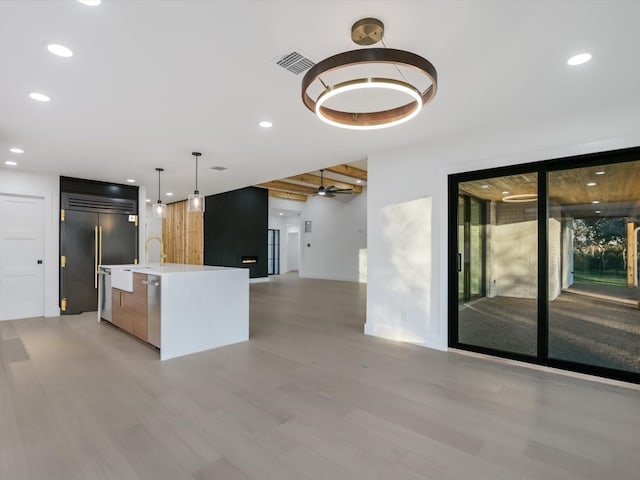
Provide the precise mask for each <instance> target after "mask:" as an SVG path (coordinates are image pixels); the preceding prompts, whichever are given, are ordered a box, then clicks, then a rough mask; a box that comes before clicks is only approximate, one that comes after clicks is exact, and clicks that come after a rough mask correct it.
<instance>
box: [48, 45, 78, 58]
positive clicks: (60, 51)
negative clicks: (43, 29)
mask: <svg viewBox="0 0 640 480" xmlns="http://www.w3.org/2000/svg"><path fill="white" fill-rule="evenodd" d="M47 50H49V51H50V52H51V53H53V54H54V55H57V56H59V57H65V58H69V57H73V52H72V51H71V49H70V48H67V47H65V46H64V45H60V44H58V43H49V44H48V45H47Z"/></svg>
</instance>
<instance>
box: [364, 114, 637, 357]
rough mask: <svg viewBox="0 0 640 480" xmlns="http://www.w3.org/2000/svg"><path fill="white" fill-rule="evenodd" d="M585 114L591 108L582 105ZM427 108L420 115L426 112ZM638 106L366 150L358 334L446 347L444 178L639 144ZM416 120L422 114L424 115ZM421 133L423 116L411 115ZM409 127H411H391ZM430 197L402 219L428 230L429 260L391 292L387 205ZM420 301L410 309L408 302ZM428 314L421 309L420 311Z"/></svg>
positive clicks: (394, 266)
mask: <svg viewBox="0 0 640 480" xmlns="http://www.w3.org/2000/svg"><path fill="white" fill-rule="evenodd" d="M590 108H591V107H590ZM427 110H428V109H427ZM639 112H640V105H637V106H635V107H634V105H633V103H632V102H630V103H629V106H628V107H624V108H621V109H618V110H609V111H601V112H598V113H596V114H584V112H575V114H574V115H567V116H565V117H563V118H547V117H544V118H539V119H538V121H537V122H536V121H530V120H528V119H523V124H521V125H520V126H514V125H503V126H494V127H493V128H491V129H485V130H481V131H480V130H479V131H476V132H472V133H460V134H456V135H451V136H449V137H443V138H439V139H436V140H432V141H429V142H425V143H424V144H422V145H418V146H409V147H405V148H395V149H393V150H392V151H386V152H370V153H369V156H368V164H367V165H368V172H369V175H368V177H369V178H368V193H367V197H368V198H367V201H368V204H367V225H368V238H367V247H368V257H369V262H368V269H369V275H368V289H367V321H366V324H365V333H367V334H370V335H378V336H381V337H385V338H394V339H398V340H404V341H408V342H413V343H416V344H420V345H424V346H428V347H433V348H439V349H446V347H447V261H446V260H447V240H448V234H447V232H448V225H447V212H448V206H447V176H448V175H449V174H452V173H459V172H465V171H472V170H479V169H484V168H492V167H497V166H502V165H512V164H520V163H526V162H534V161H539V160H545V159H552V158H560V157H565V156H571V155H578V154H582V153H591V152H600V151H607V150H614V149H619V148H625V147H632V146H638V145H640V127H638V125H640V113H639ZM422 115H428V111H427V112H425V113H423V114H422ZM417 121H418V122H421V126H420V128H425V129H426V130H428V126H429V122H430V121H437V120H436V119H433V120H430V119H429V118H425V117H419V118H418V120H417ZM394 128H411V125H408V126H406V127H405V126H402V127H394ZM426 198H428V199H430V202H431V203H430V205H431V215H427V214H426V213H427V212H425V214H421V215H416V216H415V217H414V218H412V219H410V220H409V221H410V222H411V223H413V225H414V227H415V229H416V230H418V231H420V230H421V229H424V230H425V231H428V234H429V241H424V242H423V243H424V245H423V247H422V248H426V245H430V248H431V251H432V252H433V255H432V257H431V259H432V261H431V262H430V263H423V264H422V265H421V267H420V271H417V272H414V274H415V275H419V279H418V280H417V281H416V282H415V283H414V284H413V285H412V287H413V288H400V289H399V288H397V285H395V284H394V282H393V280H394V278H401V277H402V272H401V271H400V269H401V268H402V265H401V264H398V263H396V262H395V261H394V258H396V252H394V250H395V249H397V248H400V249H403V248H404V247H403V246H402V245H394V244H393V243H392V242H390V241H389V239H388V236H387V234H385V231H386V229H388V228H389V224H390V223H393V219H391V218H390V217H389V215H388V214H387V213H386V212H388V210H387V208H388V207H390V206H395V205H400V204H403V203H407V202H411V201H413V200H416V199H426ZM416 295H418V296H419V297H420V298H423V299H426V303H425V302H423V303H422V304H417V303H415V302H414V301H413V299H414V296H416ZM425 304H426V305H428V306H429V308H427V309H425V308H424V305H425Z"/></svg>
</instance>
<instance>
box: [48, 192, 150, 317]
mask: <svg viewBox="0 0 640 480" xmlns="http://www.w3.org/2000/svg"><path fill="white" fill-rule="evenodd" d="M137 203H138V202H137V200H133V199H122V198H109V197H100V196H95V195H85V194H77V193H65V192H63V193H62V195H61V205H62V211H61V216H60V307H61V310H62V313H63V314H76V313H81V312H87V311H95V310H97V309H98V267H99V266H100V265H118V264H133V263H137V259H138V211H137Z"/></svg>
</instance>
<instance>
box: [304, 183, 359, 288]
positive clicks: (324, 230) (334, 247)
mask: <svg viewBox="0 0 640 480" xmlns="http://www.w3.org/2000/svg"><path fill="white" fill-rule="evenodd" d="M366 190H367V189H366V188H364V189H363V192H362V193H359V194H353V195H337V196H336V197H335V198H323V197H309V200H307V201H306V202H305V204H304V209H303V211H302V214H301V218H300V220H301V224H300V228H301V233H300V260H301V262H300V265H299V271H300V276H301V277H307V278H322V279H329V280H349V281H353V282H358V281H360V274H359V271H360V262H359V259H360V251H361V250H363V249H366V248H367V192H366ZM305 221H311V228H312V231H311V233H305V231H304V222H305Z"/></svg>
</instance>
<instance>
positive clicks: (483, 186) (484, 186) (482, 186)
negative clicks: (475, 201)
mask: <svg viewBox="0 0 640 480" xmlns="http://www.w3.org/2000/svg"><path fill="white" fill-rule="evenodd" d="M480 188H484V189H485V190H486V189H487V188H489V185H481V186H480Z"/></svg>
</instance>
